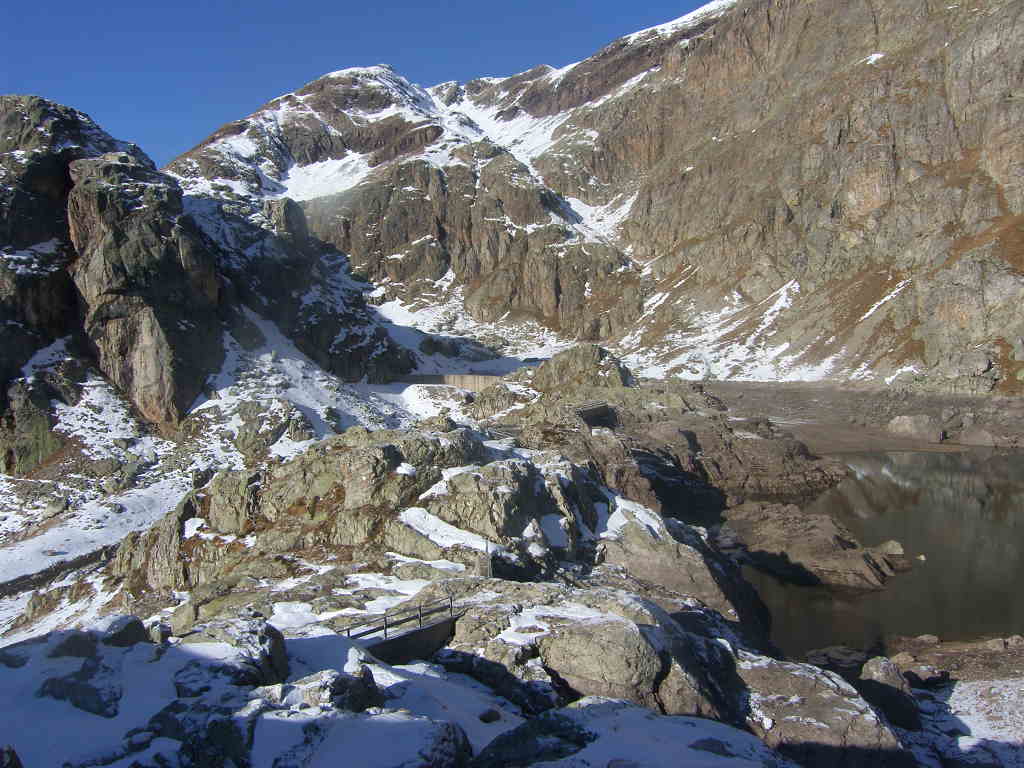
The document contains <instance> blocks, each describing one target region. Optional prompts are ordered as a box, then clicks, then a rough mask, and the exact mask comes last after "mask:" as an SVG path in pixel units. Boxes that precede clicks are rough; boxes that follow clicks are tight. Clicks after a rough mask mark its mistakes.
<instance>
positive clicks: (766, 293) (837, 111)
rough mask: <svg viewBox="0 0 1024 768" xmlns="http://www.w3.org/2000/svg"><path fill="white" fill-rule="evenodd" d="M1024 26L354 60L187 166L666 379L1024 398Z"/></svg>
mask: <svg viewBox="0 0 1024 768" xmlns="http://www.w3.org/2000/svg"><path fill="white" fill-rule="evenodd" d="M1019 34H1020V22H1019V13H1018V10H1017V9H1016V6H1015V4H1013V3H1006V2H990V3H981V4H976V5H974V6H972V7H971V8H967V7H966V6H960V5H956V6H949V7H943V8H941V9H939V8H931V7H930V6H929V7H923V6H920V5H918V4H914V3H910V2H887V3H884V4H883V5H880V6H877V7H876V6H874V5H857V4H855V5H849V4H846V5H837V6H836V7H834V8H833V7H831V6H829V7H828V9H827V12H826V9H824V8H822V7H820V5H819V4H817V3H809V2H798V1H796V0H793V1H791V2H769V1H768V0H761V1H760V2H740V3H736V4H730V3H714V4H712V5H711V6H708V7H706V8H704V9H701V10H700V11H697V12H695V13H694V14H691V15H690V16H688V17H684V18H683V19H680V20H678V21H677V22H674V23H670V24H668V25H664V26H662V27H659V28H655V29H654V30H650V31H646V32H644V33H637V34H634V35H630V36H627V37H624V38H622V39H620V40H617V41H615V42H613V43H611V44H610V45H609V46H607V47H605V48H604V49H602V50H601V51H599V52H598V53H597V54H595V55H594V56H593V57H591V58H589V59H587V60H585V61H582V62H578V63H576V64H573V65H570V66H568V67H563V68H561V69H558V70H555V69H552V68H550V67H537V68H535V69H532V70H529V71H527V72H524V73H521V74H519V75H515V76H513V77H510V78H485V79H481V80H473V81H470V82H468V83H464V84H460V83H445V84H442V85H439V86H436V87H434V88H431V89H428V90H423V89H421V88H419V87H417V86H413V85H412V84H410V83H409V82H408V81H407V80H405V79H404V78H402V77H400V76H399V75H398V74H397V73H395V72H393V71H391V70H389V69H386V68H365V69H355V70H342V71H340V72H336V73H332V74H329V75H326V76H324V77H323V78H321V79H319V80H316V81H313V82H312V83H310V84H308V85H306V86H304V87H303V88H301V89H299V90H298V91H296V92H295V93H293V94H289V95H286V96H283V97H281V98H279V99H275V100H274V101H271V102H270V103H269V104H268V105H266V106H265V107H264V108H262V109H261V110H259V111H257V112H256V113H254V115H252V116H250V117H249V118H246V119H244V120H241V121H238V122H236V123H232V124H230V125H229V126H226V127H225V128H223V129H221V130H220V131H218V132H217V133H215V134H214V135H213V136H211V137H210V139H208V140H206V141H205V142H203V143H202V144H200V145H199V146H198V147H197V148H196V149H194V150H191V151H190V152H188V153H186V154H185V155H183V156H182V157H181V158H179V159H178V160H176V161H174V162H173V163H172V164H171V165H170V166H169V170H170V171H171V172H172V173H175V174H177V175H179V177H180V178H182V183H183V184H184V185H185V187H186V189H193V190H195V191H196V193H197V194H202V195H208V196H213V197H216V198H223V199H225V200H229V199H232V198H235V197H242V198H244V197H245V196H247V195H249V196H251V195H256V196H257V197H260V196H271V197H276V196H280V195H290V196H293V197H295V198H296V199H299V200H300V201H301V202H302V205H303V207H304V208H305V209H306V212H307V216H308V218H309V221H310V227H311V230H312V231H313V232H315V233H316V234H317V236H319V237H321V238H323V239H324V240H326V241H328V242H331V243H332V244H334V245H335V246H337V247H338V248H339V249H340V250H342V251H343V252H345V253H348V254H349V255H350V257H351V258H352V260H353V264H354V265H355V267H356V269H357V271H359V272H361V273H364V274H366V275H367V276H368V277H370V278H371V279H372V280H373V281H374V282H375V283H377V285H378V286H380V287H382V288H383V289H384V290H383V291H382V294H383V296H382V298H386V299H398V300H401V301H402V302H403V304H404V305H412V307H413V308H416V307H417V305H418V302H417V299H420V302H419V303H420V304H422V303H423V302H429V303H434V304H436V303H438V302H439V301H441V300H443V299H445V298H448V297H449V296H450V294H451V293H452V291H453V290H454V289H456V288H460V289H461V290H462V293H461V294H460V295H459V296H456V297H455V299H456V300H457V301H458V302H459V303H464V305H465V307H466V309H467V310H468V311H469V313H470V314H472V315H473V317H474V318H476V319H477V320H479V321H487V322H490V321H494V320H496V319H498V318H505V319H506V320H513V321H514V320H515V319H516V318H517V317H530V318H533V319H536V320H538V321H539V322H540V323H542V324H543V325H546V326H547V327H549V328H552V329H554V330H557V331H558V332H559V333H562V334H564V335H566V336H568V337H571V338H580V339H584V340H603V341H605V342H613V343H617V344H618V345H619V350H620V351H621V352H623V353H625V354H626V355H627V359H629V360H630V361H631V362H632V363H633V364H634V366H635V367H637V368H638V369H640V370H642V371H644V372H647V373H650V374H652V375H664V374H666V373H671V374H680V375H683V376H688V377H700V376H702V375H708V374H710V375H713V376H721V377H740V378H748V379H763V380H772V379H780V378H781V379H822V378H828V379H833V380H840V381H850V380H853V381H867V382H871V381H874V382H878V383H881V382H882V381H883V380H885V381H886V382H890V381H894V380H896V379H899V380H900V382H901V384H904V385H908V386H917V387H923V388H929V389H933V390H941V391H956V392H967V393H983V392H990V391H993V390H996V391H1001V392H1005V393H1015V392H1017V391H1019V387H1020V384H1021V382H1020V380H1019V379H1018V373H1019V371H1020V361H1021V355H1024V352H1022V348H1021V346H1020V338H1021V336H1022V326H1021V318H1020V317H1019V315H1018V314H1017V313H1016V307H1017V306H1018V305H1019V298H1020V295H1021V282H1020V263H1019V254H1020V249H1021V244H1020V241H1019V231H1018V230H1019V229H1020V226H1021V224H1020V215H1021V206H1020V194H1021V193H1020V190H1021V179H1020V175H1019V171H1017V170H1014V169H1019V168H1020V165H1021V162H1020V160H1021V159H1020V157H1019V147H1018V145H1017V142H1015V140H1014V139H1013V137H1014V136H1015V135H1016V131H1017V128H1016V127H1019V125H1020V121H1021V114H1020V106H1019V104H1020V102H1019V99H1016V98H1015V96H1014V94H1015V93H1016V90H1017V89H1019V87H1020V73H1019V68H1018V67H1016V64H1015V62H1014V60H1013V59H1014V57H1013V54H1012V52H1013V51H1015V50H1018V49H1019ZM1015 126H1016V127H1015ZM680 127H682V129H681V130H680ZM218 185H219V189H213V187H217V186H218ZM381 219H383V222H384V223H383V224H382V225H380V226H378V223H377V222H378V221H380V220H381ZM449 270H450V271H451V278H449V277H448V273H449Z"/></svg>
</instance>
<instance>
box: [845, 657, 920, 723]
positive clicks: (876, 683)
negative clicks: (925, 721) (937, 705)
mask: <svg viewBox="0 0 1024 768" xmlns="http://www.w3.org/2000/svg"><path fill="white" fill-rule="evenodd" d="M854 686H855V687H856V688H857V690H858V691H859V692H860V694H861V696H863V697H864V699H865V700H866V701H868V702H870V703H871V704H872V705H874V706H875V707H877V708H878V710H879V711H880V712H882V714H884V715H885V716H886V718H887V719H888V720H889V722H890V723H892V724H893V725H896V726H898V727H900V728H907V729H910V730H917V729H918V728H920V727H921V717H920V714H919V712H918V708H917V703H916V702H915V701H914V697H913V694H912V693H911V691H910V684H909V683H907V681H906V679H905V678H904V677H903V673H902V672H901V671H900V668H899V667H898V666H896V665H895V664H894V663H893V662H892V661H890V660H889V659H887V658H885V657H884V656H875V657H874V658H871V659H869V660H868V661H867V662H866V663H865V664H864V666H863V668H862V669H861V671H860V678H859V679H858V680H857V681H855V682H854Z"/></svg>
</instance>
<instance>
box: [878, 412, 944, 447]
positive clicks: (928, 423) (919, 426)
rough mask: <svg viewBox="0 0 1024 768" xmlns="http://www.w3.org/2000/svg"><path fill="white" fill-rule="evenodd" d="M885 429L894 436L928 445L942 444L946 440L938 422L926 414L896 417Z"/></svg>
mask: <svg viewBox="0 0 1024 768" xmlns="http://www.w3.org/2000/svg"><path fill="white" fill-rule="evenodd" d="M885 428H886V430H888V431H889V432H890V433H892V434H894V435H899V436H900V437H908V438H911V439H912V440H922V441H924V442H926V443H941V442H942V441H943V440H944V439H945V438H946V434H945V432H944V431H943V429H942V427H941V426H939V424H938V422H937V421H936V420H935V419H934V418H932V417H931V416H928V415H926V414H915V415H902V416H895V417H893V418H892V419H891V420H890V421H889V423H888V424H887V425H886V427H885Z"/></svg>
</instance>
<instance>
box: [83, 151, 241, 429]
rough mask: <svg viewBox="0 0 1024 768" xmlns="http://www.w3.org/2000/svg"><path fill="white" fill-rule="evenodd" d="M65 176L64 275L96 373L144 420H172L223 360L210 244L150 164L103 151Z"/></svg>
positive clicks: (169, 182) (170, 185) (172, 185)
mask: <svg viewBox="0 0 1024 768" xmlns="http://www.w3.org/2000/svg"><path fill="white" fill-rule="evenodd" d="M70 174H71V181H72V184H73V186H72V189H71V192H70V194H69V197H68V224H69V228H70V236H71V242H72V244H73V245H74V248H75V251H76V253H77V258H76V259H75V261H74V263H73V264H72V265H71V267H70V273H71V276H72V279H73V280H74V283H75V287H76V288H77V290H78V293H79V295H80V296H81V298H82V302H83V303H84V307H85V318H84V321H85V328H84V330H85V334H86V336H87V337H88V339H89V342H90V345H91V346H92V347H93V348H94V349H95V350H96V356H97V358H98V361H99V367H100V370H102V371H103V372H104V373H105V374H106V375H107V376H108V377H109V378H110V379H111V380H112V381H113V382H114V384H116V385H117V386H118V388H119V389H121V391H123V392H124V393H125V394H126V395H127V396H128V397H129V398H130V399H131V401H132V402H133V403H134V404H135V405H136V407H137V408H138V409H139V411H140V412H141V413H142V414H143V416H145V417H146V418H147V419H149V420H151V421H154V422H157V423H176V422H177V421H179V420H180V418H181V417H182V416H183V415H184V413H185V412H186V410H187V409H188V408H189V407H190V406H191V405H192V402H193V401H194V400H195V398H196V395H198V394H199V392H200V391H201V389H202V385H203V382H204V381H205V380H206V377H207V375H208V374H210V373H212V372H213V371H215V370H217V369H218V368H219V367H220V363H221V360H222V358H223V350H222V348H221V329H220V322H219V319H218V304H219V299H220V285H219V279H218V276H217V272H216V260H215V257H214V254H213V251H212V247H211V245H210V243H209V242H208V241H206V240H205V239H204V238H203V237H202V235H201V234H200V233H199V231H198V230H197V229H196V228H195V225H194V224H193V223H192V222H191V220H190V219H189V218H188V217H185V216H183V215H182V214H183V208H182V204H181V190H180V189H179V188H178V185H177V183H176V182H175V181H174V180H173V179H171V178H170V177H168V176H166V175H164V174H161V173H159V172H157V171H156V170H155V169H154V168H153V166H152V164H151V163H149V162H144V161H140V160H139V159H138V158H137V157H135V156H132V155H130V154H128V153H114V154H110V153H108V154H105V155H102V156H100V157H97V158H89V159H83V160H76V161H74V162H73V163H71V165H70Z"/></svg>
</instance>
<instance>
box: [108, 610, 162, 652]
mask: <svg viewBox="0 0 1024 768" xmlns="http://www.w3.org/2000/svg"><path fill="white" fill-rule="evenodd" d="M94 629H95V630H96V631H98V632H99V633H100V642H102V643H103V644H104V645H112V646H114V647H115V648H128V647H129V646H132V645H135V644H136V643H149V642H152V639H151V638H150V635H149V630H147V629H146V627H145V625H144V624H143V623H142V620H141V619H140V618H139V617H138V616H119V615H114V616H106V617H104V618H103V619H102V620H100V621H99V622H98V623H97V624H96V625H95V626H94Z"/></svg>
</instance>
